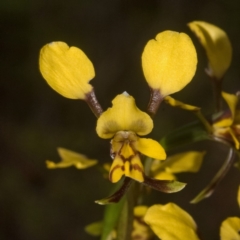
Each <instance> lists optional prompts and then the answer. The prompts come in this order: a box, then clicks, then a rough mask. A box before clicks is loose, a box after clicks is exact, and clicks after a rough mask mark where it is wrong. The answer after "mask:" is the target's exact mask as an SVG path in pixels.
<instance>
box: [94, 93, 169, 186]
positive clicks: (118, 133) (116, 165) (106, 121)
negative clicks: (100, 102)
mask: <svg viewBox="0 0 240 240" xmlns="http://www.w3.org/2000/svg"><path fill="white" fill-rule="evenodd" d="M112 103H113V107H112V108H109V109H107V110H106V111H105V112H103V113H102V115H101V116H100V117H99V119H98V121H97V128H96V131H97V134H98V136H99V137H101V138H104V139H108V138H113V139H112V141H111V156H112V158H113V164H112V166H111V169H110V173H109V179H110V181H112V182H118V181H119V180H120V179H121V177H122V176H123V175H125V176H127V177H130V178H133V179H135V180H136V181H139V182H143V181H144V175H143V166H142V163H141V159H140V153H142V154H143V155H146V156H149V157H151V158H155V159H159V160H163V159H165V158H166V153H165V151H164V149H163V148H162V146H161V145H160V144H159V143H158V142H157V141H154V140H152V139H149V138H140V137H138V135H140V136H142V135H146V134H148V133H150V132H151V131H152V128H153V121H152V119H151V118H150V116H149V115H148V114H146V113H145V112H142V111H140V110H139V109H138V108H137V106H136V104H135V100H134V98H133V97H131V96H130V95H128V93H126V92H124V93H123V94H120V95H117V96H116V97H115V98H114V99H113V101H112Z"/></svg>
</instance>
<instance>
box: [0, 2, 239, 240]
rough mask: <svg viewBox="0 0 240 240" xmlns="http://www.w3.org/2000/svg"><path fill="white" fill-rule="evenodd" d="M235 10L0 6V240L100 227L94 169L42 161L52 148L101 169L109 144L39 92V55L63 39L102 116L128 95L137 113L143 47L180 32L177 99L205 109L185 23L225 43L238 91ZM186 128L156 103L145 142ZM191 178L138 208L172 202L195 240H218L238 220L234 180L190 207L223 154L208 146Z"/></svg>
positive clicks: (77, 112) (82, 111) (37, 239)
mask: <svg viewBox="0 0 240 240" xmlns="http://www.w3.org/2000/svg"><path fill="white" fill-rule="evenodd" d="M239 13H240V3H239V1H237V0H231V1H229V0H218V1H206V0H201V1H200V0H199V1H197V0H196V1H192V0H165V1H164V0H115V1H114V0H101V1H99V0H68V1H63V0H58V1H57V0H50V1H49V0H34V1H30V0H29V1H27V0H1V1H0V32H1V36H0V74H1V75H0V76H1V80H0V102H1V108H0V109H1V115H0V131H1V133H0V146H1V155H0V156H1V157H0V239H1V240H26V239H34V240H50V239H51V240H52V239H58V240H65V239H68V240H77V239H86V240H87V239H94V238H92V237H90V236H88V235H87V234H86V233H85V232H84V230H83V227H84V226H85V225H87V224H89V223H91V222H94V221H97V220H100V219H101V218H102V214H103V207H102V206H99V205H96V204H95V203H94V200H96V199H99V198H102V197H104V196H107V195H108V193H109V191H110V188H111V184H110V183H109V182H108V181H106V180H104V179H102V176H101V174H100V173H99V171H98V169H96V168H92V169H88V170H84V171H80V170H76V169H74V168H69V169H60V170H47V169H46V166H45V160H46V159H51V160H56V161H57V160H58V159H59V157H58V155H57V152H56V147H58V146H61V147H66V148H69V149H72V150H75V151H78V152H81V153H84V154H87V155H88V156H89V157H91V158H97V159H99V161H100V162H101V163H104V162H109V161H111V160H110V157H109V141H108V140H102V139H99V138H98V137H97V134H96V132H95V126H96V119H95V117H94V115H93V114H92V113H91V111H90V110H89V109H88V106H87V104H85V103H84V102H83V101H76V100H69V99H66V98H63V97H62V96H60V95H58V94H57V93H56V92H54V91H53V90H52V89H50V88H49V87H48V85H47V84H46V83H45V81H44V80H43V78H42V77H41V75H40V73H39V69H38V56H39V50H40V48H41V47H42V46H43V45H45V44H46V43H49V42H51V41H65V42H67V43H68V44H69V45H73V46H77V47H79V48H81V49H82V50H83V51H84V52H85V53H86V54H87V55H88V57H89V58H90V59H91V61H92V62H93V64H94V67H95V71H96V77H95V79H94V80H93V81H92V82H91V83H92V85H93V86H94V88H95V91H96V94H97V96H98V99H99V101H100V103H101V104H102V106H103V108H104V109H106V108H107V107H109V106H110V105H111V100H112V99H113V98H114V97H115V96H116V95H117V94H119V93H122V92H123V91H128V93H129V94H131V95H133V96H134V97H135V98H136V102H137V105H138V107H139V108H140V109H142V110H144V109H146V106H147V103H148V100H149V90H148V87H147V84H146V82H145V80H144V77H143V73H142V69H141V53H142V51H143V48H144V46H145V44H146V42H147V41H148V40H149V39H151V38H154V37H155V35H156V34H157V33H159V32H161V31H163V30H175V31H183V32H186V33H188V34H189V35H190V36H191V37H192V39H193V41H194V44H195V45H196V48H197V51H198V58H199V63H198V69H197V73H196V76H195V77H194V79H193V81H192V82H191V83H190V84H189V85H188V86H187V87H186V88H185V89H184V90H182V91H181V92H180V93H177V94H175V95H174V97H176V98H177V99H179V100H181V101H184V102H187V103H189V104H194V105H198V106H201V107H202V108H203V112H204V113H205V114H210V113H211V112H212V109H213V103H212V96H211V85H210V83H209V79H208V78H207V77H206V75H205V73H204V68H205V67H206V66H207V60H206V56H205V53H204V51H203V49H202V48H201V46H200V45H199V43H198V41H197V40H196V38H195V36H193V34H192V33H191V32H190V31H189V29H188V28H187V26H186V24H187V23H188V22H190V21H193V20H204V21H208V22H211V23H213V24H216V25H218V26H220V27H221V28H223V29H225V30H226V32H227V33H228V35H229V37H230V39H231V42H232V45H233V50H234V53H233V63H232V65H231V68H230V69H229V71H228V73H227V74H226V77H225V81H224V90H225V91H228V92H231V93H234V92H236V91H237V90H238V89H239V67H240V47H239V46H240V45H239V41H240V27H239V26H240V14H239ZM192 120H194V117H193V116H192V115H191V114H190V113H188V112H182V111H180V110H177V109H172V108H170V107H169V106H166V105H164V104H163V105H162V106H161V108H160V110H159V112H158V114H157V116H156V118H155V119H154V121H155V130H154V132H153V133H151V134H150V137H152V138H154V139H160V137H162V136H164V135H165V134H167V133H168V132H170V131H171V130H172V129H174V128H176V127H178V126H181V125H182V124H184V123H188V122H190V121H192ZM187 149H200V150H203V149H207V150H208V152H207V155H206V158H205V160H204V165H203V168H202V169H201V171H200V172H199V174H198V175H195V174H194V175H193V174H185V175H181V176H180V180H182V181H187V182H188V187H187V188H186V189H185V190H183V191H182V192H180V193H178V194H173V195H168V196H167V195H166V194H162V193H158V192H152V193H153V194H152V195H151V197H150V196H149V197H147V203H148V204H153V203H162V204H164V203H167V202H169V201H174V202H177V203H178V204H179V205H180V206H181V207H183V208H184V209H187V210H188V211H189V212H190V213H191V214H192V216H193V217H194V219H195V220H196V222H197V224H198V227H199V231H200V234H201V235H202V239H204V240H206V239H209V240H214V239H219V237H218V236H219V227H220V223H221V221H222V220H223V219H225V218H226V217H227V216H233V215H235V216H240V212H239V209H238V205H237V202H236V193H237V187H238V184H239V172H238V171H237V170H236V169H232V170H231V171H230V173H229V174H228V175H227V177H226V178H225V179H224V181H223V182H222V184H221V186H220V187H219V188H218V189H217V191H216V193H215V194H214V195H213V197H211V198H209V199H207V200H204V201H203V202H201V203H200V204H198V205H190V204H189V201H190V200H191V199H192V198H193V197H194V196H195V195H196V194H197V193H198V192H199V191H200V190H201V189H202V188H203V187H204V186H205V185H206V184H207V183H208V182H209V180H210V179H211V177H212V176H213V174H214V172H215V171H216V170H217V169H218V167H219V166H220V164H221V163H222V162H223V160H224V156H225V155H226V153H227V152H226V149H225V148H223V147H222V146H220V145H218V144H213V143H210V142H206V143H204V144H203V143H201V144H195V145H192V146H191V147H190V148H184V149H178V150H179V151H183V150H187Z"/></svg>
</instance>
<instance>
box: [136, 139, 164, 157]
mask: <svg viewBox="0 0 240 240" xmlns="http://www.w3.org/2000/svg"><path fill="white" fill-rule="evenodd" d="M134 147H135V148H136V150H138V151H139V152H140V153H142V154H143V155H145V156H148V157H151V158H154V159H158V160H164V159H166V152H165V150H164V148H163V147H162V146H161V145H160V144H159V143H158V142H157V141H155V140H153V139H150V138H139V139H138V141H136V143H135V144H134Z"/></svg>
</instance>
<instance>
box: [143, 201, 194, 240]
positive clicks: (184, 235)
mask: <svg viewBox="0 0 240 240" xmlns="http://www.w3.org/2000/svg"><path fill="white" fill-rule="evenodd" d="M144 221H145V222H146V223H147V224H148V225H149V226H150V228H151V229H152V230H153V232H154V233H155V234H156V235H157V236H158V237H159V238H160V239H163V240H185V239H186V240H187V239H191V240H199V238H198V236H197V233H196V231H197V225H196V223H195V222H194V220H193V218H192V217H191V216H190V215H189V214H188V213H187V212H186V211H184V210H183V209H181V208H180V207H178V206H177V205H176V204H174V203H168V204H166V205H161V204H157V205H153V206H151V207H150V208H149V209H148V211H147V213H146V215H145V217H144Z"/></svg>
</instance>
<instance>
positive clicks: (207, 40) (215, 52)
mask: <svg viewBox="0 0 240 240" xmlns="http://www.w3.org/2000/svg"><path fill="white" fill-rule="evenodd" d="M188 26H189V27H190V29H191V30H192V31H193V32H194V33H195V34H196V36H197V37H198V39H199V40H200V42H201V44H202V45H203V47H204V48H205V50H206V53H207V57H208V61H209V69H208V74H209V75H210V76H212V77H216V78H217V79H221V78H222V77H223V75H224V74H225V72H226V71H227V69H228V68H229V66H230V63H231V60H232V46H231V43H230V41H229V39H228V36H227V34H226V33H225V32H224V31H223V30H222V29H221V28H219V27H217V26H215V25H213V24H210V23H207V22H202V21H194V22H191V23H189V24H188Z"/></svg>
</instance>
